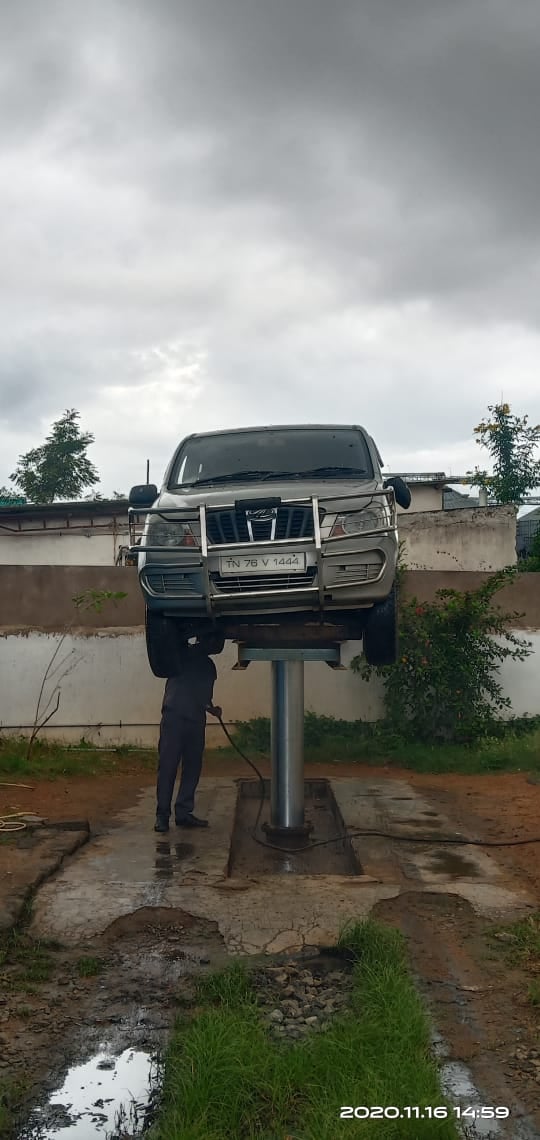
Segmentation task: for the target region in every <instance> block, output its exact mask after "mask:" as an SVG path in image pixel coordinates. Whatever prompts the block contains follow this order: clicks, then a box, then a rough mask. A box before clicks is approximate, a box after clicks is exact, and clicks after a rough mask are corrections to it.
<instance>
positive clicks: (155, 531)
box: [145, 515, 197, 546]
mask: <svg viewBox="0 0 540 1140" xmlns="http://www.w3.org/2000/svg"><path fill="white" fill-rule="evenodd" d="M145 546H197V540H196V538H195V535H194V534H193V531H192V529H191V527H190V525H189V523H186V522H180V520H179V519H164V518H160V517H159V516H158V515H154V516H153V517H151V518H150V522H149V523H148V529H147V532H146V539H145Z"/></svg>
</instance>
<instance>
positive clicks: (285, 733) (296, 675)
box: [270, 660, 304, 831]
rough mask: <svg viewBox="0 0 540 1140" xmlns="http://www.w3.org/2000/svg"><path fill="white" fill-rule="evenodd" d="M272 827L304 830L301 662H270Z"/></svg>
mask: <svg viewBox="0 0 540 1140" xmlns="http://www.w3.org/2000/svg"><path fill="white" fill-rule="evenodd" d="M271 733H272V781H271V793H270V827H271V828H272V830H276V831H281V830H282V829H285V828H286V829H287V830H291V829H294V830H295V831H296V830H301V831H303V829H304V662H303V661H300V660H296V661H283V660H281V661H272V729H271Z"/></svg>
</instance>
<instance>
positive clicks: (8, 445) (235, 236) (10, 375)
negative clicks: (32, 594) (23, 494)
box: [0, 0, 540, 494]
mask: <svg viewBox="0 0 540 1140" xmlns="http://www.w3.org/2000/svg"><path fill="white" fill-rule="evenodd" d="M0 40H1V42H2V45H3V51H2V59H1V62H0V170H1V172H2V173H1V179H0V248H1V251H2V255H1V262H0V290H1V304H2V320H1V322H0V392H1V401H0V485H1V484H2V483H7V482H8V481H9V474H10V472H11V471H13V470H14V467H15V465H16V462H17V458H18V456H19V455H20V454H21V453H23V452H25V451H26V450H28V449H29V448H30V447H34V446H36V445H38V444H39V443H41V442H43V439H44V438H45V436H46V434H47V433H48V431H49V428H50V425H51V424H52V422H53V421H54V420H55V419H57V418H58V417H59V416H60V415H61V414H62V413H63V411H64V410H65V409H66V408H71V407H75V408H77V409H78V410H79V411H80V413H81V425H82V427H83V428H84V429H85V430H88V431H91V432H93V433H94V435H95V437H96V442H95V444H94V445H93V446H92V447H91V449H90V457H91V458H92V460H93V462H94V463H95V464H96V466H97V467H98V470H99V472H100V475H101V487H100V488H99V489H100V490H101V492H102V493H104V494H109V493H112V492H113V491H114V490H120V491H127V490H129V487H130V486H131V485H132V484H133V483H137V482H144V480H145V475H146V459H147V458H149V459H150V463H151V477H152V480H153V481H156V482H158V483H159V482H160V481H161V478H162V476H163V473H164V469H165V467H166V464H167V461H168V459H169V456H170V454H171V453H172V451H173V449H174V448H175V446H176V444H177V442H178V441H179V440H180V439H181V438H182V437H183V436H184V435H186V434H188V433H190V432H192V431H204V430H210V429H216V428H223V427H234V426H242V425H246V424H270V423H274V424H275V423H302V422H312V423H317V422H322V423H324V422H343V423H361V424H364V425H365V426H366V427H367V428H368V430H369V431H370V432H371V433H372V434H373V435H374V437H375V439H376V441H377V443H378V445H379V448H380V450H381V452H382V455H383V459H384V461H385V464H386V466H387V468H388V469H390V470H406V471H411V470H413V471H428V470H429V471H431V470H438V471H441V470H444V471H446V472H447V473H454V474H456V473H461V472H462V471H465V470H466V469H468V468H471V467H472V466H474V465H475V464H476V463H479V462H482V461H484V462H485V458H484V459H483V457H484V453H483V452H482V451H481V450H480V448H478V447H477V445H476V444H475V442H474V436H473V428H474V426H475V425H476V424H477V423H478V422H479V420H480V419H482V417H483V416H484V414H485V412H486V410H487V406H488V404H490V403H495V402H497V401H499V400H500V398H501V396H504V399H505V400H506V401H508V402H509V403H510V405H511V407H512V411H515V412H516V413H519V414H528V415H529V417H530V421H531V423H533V424H536V423H539V422H540V367H539V365H540V208H539V202H540V66H539V59H540V5H539V4H538V0H511V2H509V0H452V2H449V0H333V2H332V3H328V0H268V2H265V0H152V3H149V2H148V0H124V2H121V0H116V2H115V0H93V2H92V3H91V4H89V3H84V4H83V3H82V2H81V0H65V2H63V3H61V2H58V0H47V3H46V4H44V3H43V0H18V3H17V4H8V3H7V2H4V3H3V4H1V7H0Z"/></svg>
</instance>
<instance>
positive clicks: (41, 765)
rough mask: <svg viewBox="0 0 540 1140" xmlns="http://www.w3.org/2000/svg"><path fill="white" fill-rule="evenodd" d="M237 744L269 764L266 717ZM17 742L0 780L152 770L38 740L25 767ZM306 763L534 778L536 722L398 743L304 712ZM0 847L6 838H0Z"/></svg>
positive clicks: (380, 732)
mask: <svg viewBox="0 0 540 1140" xmlns="http://www.w3.org/2000/svg"><path fill="white" fill-rule="evenodd" d="M232 736H233V739H234V740H235V742H236V744H237V745H238V746H239V747H240V748H241V749H242V750H243V751H244V752H246V754H247V755H248V756H249V757H250V759H253V760H255V761H256V760H257V759H268V758H269V755H270V720H269V719H268V718H265V717H255V718H254V719H253V720H250V721H240V722H238V723H237V724H236V726H235V728H234V731H233V733H232ZM27 747H28V742H27V740H25V739H24V738H18V739H17V738H13V737H4V738H2V737H1V736H0V781H1V780H2V778H5V779H6V780H12V781H14V782H19V781H21V780H25V779H28V778H30V779H32V778H33V779H48V780H55V779H58V778H60V777H66V776H67V777H70V776H71V777H73V776H103V775H111V774H114V773H123V772H127V771H133V770H135V769H137V768H139V769H140V768H143V769H144V770H148V769H152V770H153V769H155V764H156V753H155V750H152V749H149V750H148V751H146V750H139V749H129V748H127V747H125V746H121V747H119V748H114V749H110V750H107V751H105V750H100V749H97V748H95V747H93V745H91V744H90V743H89V742H88V741H86V740H85V739H84V737H83V738H82V740H81V741H80V742H79V744H78V745H77V746H76V747H66V746H64V745H61V744H53V743H50V742H47V741H43V740H37V741H36V743H35V745H34V748H33V752H32V757H31V759H30V763H29V762H28V761H27V759H26V750H27ZM304 750H305V758H306V760H307V761H308V762H310V763H315V764H317V763H320V764H339V763H340V762H344V763H349V764H370V765H374V766H377V765H382V764H394V765H396V766H397V767H402V768H407V769H409V771H413V772H422V773H430V772H455V773H457V774H462V775H482V774H483V775H489V774H490V773H495V772H501V773H502V772H529V773H532V774H534V773H538V774H539V775H540V717H530V718H528V717H521V718H519V717H514V718H513V719H512V720H511V721H509V722H507V723H504V722H498V723H497V724H494V726H493V735H492V736H490V737H488V738H486V739H484V740H482V741H481V742H479V743H477V744H475V745H472V746H467V745H458V744H446V745H437V746H430V745H428V744H418V743H411V742H407V741H404V740H403V739H401V738H400V737H399V736H397V735H396V734H395V733H392V732H391V731H389V729H388V727H387V726H386V725H385V724H384V723H382V722H375V723H367V722H364V721H360V720H358V721H347V720H338V719H336V718H334V717H331V716H318V715H317V714H316V713H313V712H308V713H306V717H305V726H304ZM208 751H209V752H212V753H213V754H214V755H217V756H220V757H226V758H227V759H228V758H231V759H234V758H238V754H237V752H236V751H235V750H234V749H233V748H232V747H231V746H230V745H227V746H226V747H223V748H217V749H211V750H210V749H209V750H208ZM0 840H1V841H2V842H10V840H9V839H6V838H4V837H1V836H0Z"/></svg>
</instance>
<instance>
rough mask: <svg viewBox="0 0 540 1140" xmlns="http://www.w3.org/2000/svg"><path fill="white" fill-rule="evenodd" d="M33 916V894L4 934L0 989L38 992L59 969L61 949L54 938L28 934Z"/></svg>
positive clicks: (0, 943) (0, 936) (1, 936)
mask: <svg viewBox="0 0 540 1140" xmlns="http://www.w3.org/2000/svg"><path fill="white" fill-rule="evenodd" d="M31 917H32V897H31V896H29V897H28V898H27V900H26V902H25V904H24V908H23V911H22V913H21V916H20V918H19V921H18V923H17V925H16V926H13V927H11V929H9V930H6V931H5V932H3V933H2V934H0V992H1V991H2V989H4V990H6V989H9V990H11V991H22V992H25V993H29V994H34V993H36V987H37V986H38V985H39V984H40V983H42V982H47V981H49V979H50V978H51V975H52V973H53V970H54V968H55V961H54V957H53V954H54V951H56V950H61V949H62V947H61V945H60V943H59V942H56V941H55V940H53V939H48V940H45V939H44V940H40V939H38V940H34V939H32V938H30V937H29V936H28V934H27V927H28V925H29V923H30V920H31Z"/></svg>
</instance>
